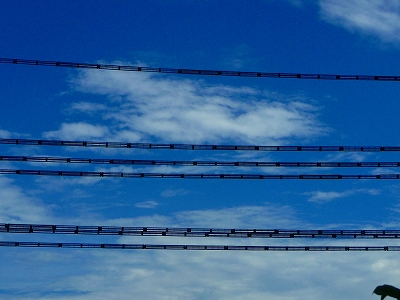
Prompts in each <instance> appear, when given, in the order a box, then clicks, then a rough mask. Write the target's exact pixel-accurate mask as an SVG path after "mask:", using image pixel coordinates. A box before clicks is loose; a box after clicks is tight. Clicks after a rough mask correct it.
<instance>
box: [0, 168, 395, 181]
mask: <svg viewBox="0 0 400 300" xmlns="http://www.w3.org/2000/svg"><path fill="white" fill-rule="evenodd" d="M0 174H2V175H39V176H67V177H71V176H72V177H104V178H105V177H109V178H153V179H155V178H158V179H161V178H163V179H178V178H181V179H246V180H268V179H271V180H272V179H301V180H303V179H304V180H316V179H325V180H327V179H330V180H332V179H333V180H342V179H379V180H386V179H400V174H375V175H369V174H364V175H361V174H358V175H357V174H343V175H338V174H321V175H320V174H302V175H293V174H290V175H273V174H193V173H192V174H185V173H129V172H88V171H55V170H17V169H0Z"/></svg>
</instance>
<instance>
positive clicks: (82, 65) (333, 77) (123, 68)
mask: <svg viewBox="0 0 400 300" xmlns="http://www.w3.org/2000/svg"><path fill="white" fill-rule="evenodd" d="M0 63H2V64H20V65H33V66H48V67H66V68H81V69H97V70H117V71H130V72H151V73H167V74H186V75H208V76H241V77H264V78H292V79H294V78H296V79H317V80H320V79H322V80H375V81H400V76H381V75H338V74H301V73H282V72H241V71H221V70H194V69H175V68H153V67H138V66H123V65H110V64H89V63H79V62H62V61H45V60H30V59H19V58H0Z"/></svg>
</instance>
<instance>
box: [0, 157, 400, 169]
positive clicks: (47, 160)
mask: <svg viewBox="0 0 400 300" xmlns="http://www.w3.org/2000/svg"><path fill="white" fill-rule="evenodd" d="M0 161H12V162H41V163H71V164H75V163H80V164H111V165H138V166H149V165H150V166H207V167H212V166H222V167H301V168H305V167H321V168H324V167H326V168H335V167H343V168H353V167H368V168H393V167H400V162H266V161H260V162H257V161H181V160H141V159H108V158H72V157H68V158H65V157H40V156H4V155H0Z"/></svg>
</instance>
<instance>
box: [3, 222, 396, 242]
mask: <svg viewBox="0 0 400 300" xmlns="http://www.w3.org/2000/svg"><path fill="white" fill-rule="evenodd" d="M0 233H44V234H83V235H127V236H160V237H218V238H333V239H336V238H345V239H353V238H354V239H398V238H400V230H375V229H373V230H371V229H370V230H353V229H352V230H318V229H305V230H295V229H240V228H232V229H222V228H175V227H118V226H76V225H43V224H10V223H0Z"/></svg>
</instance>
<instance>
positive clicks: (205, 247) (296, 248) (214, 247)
mask: <svg viewBox="0 0 400 300" xmlns="http://www.w3.org/2000/svg"><path fill="white" fill-rule="evenodd" d="M0 247H36V248H78V249H88V248H101V249H114V250H117V249H120V250H122V249H125V250H223V251H228V250H231V251H232V250H236V251H400V246H231V245H229V246H227V245H153V244H93V243H48V242H43V243H42V242H14V241H13V242H8V241H0Z"/></svg>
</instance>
